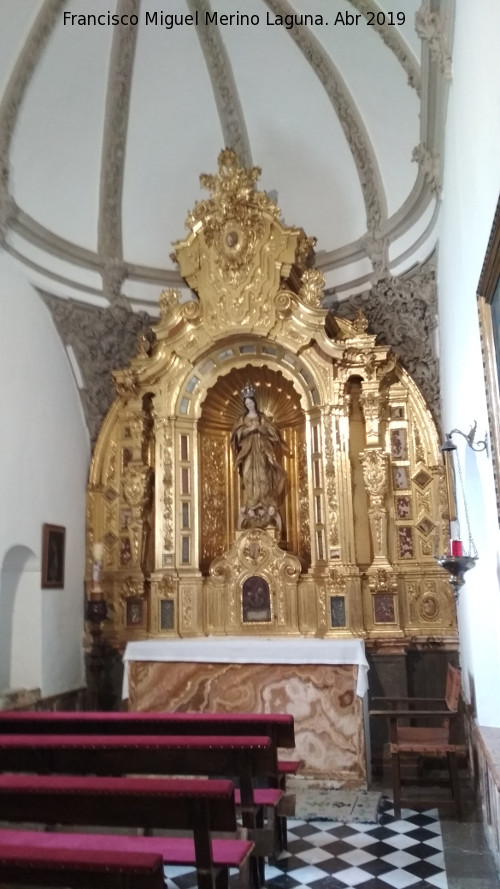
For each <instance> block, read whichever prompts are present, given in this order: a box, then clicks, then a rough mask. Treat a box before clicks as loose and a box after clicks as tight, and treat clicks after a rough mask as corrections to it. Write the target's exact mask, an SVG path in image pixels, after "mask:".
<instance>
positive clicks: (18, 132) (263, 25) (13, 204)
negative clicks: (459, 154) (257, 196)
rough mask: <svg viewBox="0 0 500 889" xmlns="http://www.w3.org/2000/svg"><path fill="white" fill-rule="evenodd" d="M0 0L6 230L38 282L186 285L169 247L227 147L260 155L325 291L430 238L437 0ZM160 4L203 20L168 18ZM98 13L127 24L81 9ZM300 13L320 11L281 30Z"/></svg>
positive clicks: (428, 245)
mask: <svg viewBox="0 0 500 889" xmlns="http://www.w3.org/2000/svg"><path fill="white" fill-rule="evenodd" d="M0 7H1V19H2V29H1V31H0V91H1V93H0V94H1V102H0V165H1V166H0V169H3V171H4V174H3V178H1V179H0V235H2V236H3V239H4V248H5V249H7V250H9V251H10V252H11V253H12V255H14V256H15V257H16V258H17V260H18V261H19V262H20V263H22V264H23V266H24V269H25V274H26V276H27V277H28V278H29V279H30V280H31V281H32V282H33V283H34V284H35V285H37V286H38V287H39V288H40V289H42V290H44V291H46V292H48V293H52V294H54V295H56V296H64V297H71V298H73V299H77V300H80V301H84V302H91V303H94V304H97V305H103V306H105V305H107V304H108V302H113V301H114V300H118V301H120V300H122V299H123V296H125V297H127V298H128V300H129V302H130V303H131V304H132V305H133V307H134V308H136V309H138V308H142V309H147V310H148V311H150V312H151V313H154V312H155V310H156V305H157V302H158V296H159V293H160V290H161V289H162V288H163V287H165V286H180V285H181V284H182V282H181V280H180V278H179V275H178V272H177V270H176V266H175V264H174V263H173V262H172V260H171V258H170V253H171V244H172V242H173V241H176V240H178V239H179V238H180V237H182V236H183V233H184V228H183V226H184V219H185V217H186V215H187V212H188V210H190V209H191V208H192V207H193V205H194V203H195V202H196V201H197V200H200V199H201V198H203V197H204V196H205V194H204V193H203V192H202V190H201V188H200V185H199V174H200V173H202V172H205V173H213V172H215V171H216V168H217V156H218V154H219V151H220V150H221V148H223V147H225V146H227V147H231V148H234V149H235V150H236V152H237V153H238V154H239V156H240V159H241V160H242V162H243V163H244V164H245V165H247V166H253V165H257V166H259V167H261V168H262V176H261V179H260V183H259V186H258V187H259V188H261V189H264V190H266V191H268V192H270V193H271V194H272V196H273V198H275V199H277V203H278V204H279V206H280V208H281V211H282V214H283V218H284V220H285V222H286V224H287V225H299V226H302V227H303V228H304V229H305V231H306V233H307V234H308V235H312V236H315V237H316V238H317V246H316V251H317V256H316V264H317V266H318V267H319V268H321V270H322V271H323V272H324V274H325V278H326V286H327V290H329V291H330V292H331V291H333V290H335V292H336V294H337V298H340V299H342V298H343V297H345V296H348V295H349V294H351V293H353V292H356V291H359V290H361V289H366V288H367V286H369V285H370V283H371V282H373V281H375V280H378V279H379V278H380V277H381V276H382V275H387V274H390V273H392V274H399V275H400V274H402V273H404V272H405V271H407V270H408V269H409V268H411V267H412V266H413V265H415V263H416V262H418V261H420V260H423V259H425V258H427V256H428V255H429V254H430V253H431V252H432V249H433V247H434V245H435V241H436V236H437V228H436V220H437V207H438V198H439V181H440V161H439V157H440V150H441V138H442V123H443V116H444V114H443V110H442V109H443V105H444V102H445V95H446V83H447V75H448V73H449V71H448V68H449V57H448V53H447V49H446V36H445V35H446V34H447V31H448V30H449V24H450V23H449V22H448V23H446V22H445V21H443V18H442V12H441V3H440V2H439V0H427V2H425V3H424V4H423V5H422V6H421V7H420V4H419V2H418V0H404V3H399V4H396V3H394V2H392V0H383V2H382V0H379V2H375V0H351V2H345V0H342V2H341V0H295V2H294V4H293V6H292V5H291V4H290V3H288V2H287V0H245V2H244V3H242V4H241V9H239V15H240V16H243V15H246V16H253V22H254V24H250V25H247V24H244V23H238V21H236V22H235V21H233V23H232V24H228V25H224V24H222V21H223V19H221V17H222V16H224V15H228V14H233V15H235V14H236V12H237V9H236V4H235V3H234V0H212V2H210V3H209V2H208V0H176V2H175V4H172V3H168V4H165V3H163V5H162V3H161V2H157V0H142V2H141V0H116V2H115V0H109V2H108V3H106V4H104V3H103V2H102V0H22V2H19V0H0ZM165 7H166V9H165ZM173 7H175V9H174V8H173ZM398 7H399V10H398ZM167 10H168V11H169V12H175V13H176V14H177V15H178V16H194V14H195V13H198V21H199V24H198V25H197V26H193V25H190V24H188V21H189V19H188V20H187V21H186V20H184V23H183V24H182V25H176V26H174V27H172V28H167V27H165V24H164V23H163V24H162V23H161V17H162V14H164V13H166V12H167ZM403 10H404V19H405V20H404V22H402V21H399V22H398V18H399V19H402V15H401V14H400V15H399V16H398V11H400V12H403ZM108 12H109V13H110V14H112V15H113V14H118V15H120V16H122V15H125V16H131V15H136V16H137V18H138V24H137V25H131V26H130V25H122V24H120V25H118V26H113V25H112V24H109V25H108V24H107V23H105V24H103V25H99V24H97V25H93V24H91V23H88V24H77V22H79V21H83V19H84V18H85V17H86V18H87V20H88V19H89V17H90V16H98V15H101V16H103V15H104V17H105V22H107V16H108ZM155 12H156V13H157V23H156V24H155V23H154V13H155ZM207 13H208V16H209V18H210V17H212V18H213V14H214V13H217V16H218V24H217V25H216V24H215V23H212V24H206V21H207V20H206V15H207ZM346 13H348V14H349V15H350V16H351V18H350V19H349V21H350V22H355V21H356V18H357V24H343V23H342V22H343V21H345V20H346ZM65 14H66V15H65ZM306 14H307V15H308V16H313V17H314V19H315V21H316V23H315V24H310V21H309V19H308V23H307V24H302V25H300V24H295V25H294V27H287V26H286V24H289V23H290V20H289V19H285V18H284V17H285V16H290V15H295V16H297V17H300V16H301V15H303V16H305V15H306ZM280 16H281V17H282V18H283V20H284V21H285V24H282V25H280V24H279V21H280V19H279V17H280ZM72 17H73V23H71V20H72ZM321 17H323V22H324V23H323V24H320V23H318V22H320V19H321ZM297 21H300V19H299V18H297ZM369 21H372V22H373V24H369ZM275 22H278V24H275ZM392 22H394V24H393V23H392ZM183 286H185V285H183Z"/></svg>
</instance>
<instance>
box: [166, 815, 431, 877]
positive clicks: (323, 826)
mask: <svg viewBox="0 0 500 889" xmlns="http://www.w3.org/2000/svg"><path fill="white" fill-rule="evenodd" d="M401 815H402V817H401V819H400V820H396V819H395V818H394V812H393V808H392V803H391V802H390V801H389V800H386V801H383V803H382V812H381V815H380V817H379V823H378V824H358V823H356V824H338V823H336V822H333V821H313V822H309V823H307V822H305V821H298V820H295V819H294V820H289V822H288V849H287V851H286V852H283V853H282V855H281V856H280V859H279V861H278V862H277V864H276V865H266V874H265V878H266V886H267V887H269V889H303V887H304V889H345V887H346V886H354V887H359V889H406V887H412V889H447V887H448V883H447V880H446V871H445V865H444V855H443V843H442V838H441V825H440V822H439V817H438V813H437V810H436V809H431V810H429V811H425V812H416V811H414V810H413V809H403V810H402V812H401ZM167 877H168V880H167V882H168V887H169V889H176V887H177V889H191V887H193V886H195V885H196V883H195V881H194V880H193V872H192V871H190V872H188V871H187V870H186V869H185V868H167Z"/></svg>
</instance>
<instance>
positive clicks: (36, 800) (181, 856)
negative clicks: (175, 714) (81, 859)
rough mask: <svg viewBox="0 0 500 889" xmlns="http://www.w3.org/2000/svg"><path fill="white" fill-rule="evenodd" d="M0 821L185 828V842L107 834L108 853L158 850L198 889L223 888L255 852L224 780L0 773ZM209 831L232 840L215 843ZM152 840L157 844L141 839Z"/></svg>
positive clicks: (170, 828) (231, 785)
mask: <svg viewBox="0 0 500 889" xmlns="http://www.w3.org/2000/svg"><path fill="white" fill-rule="evenodd" d="M0 820H2V821H9V822H28V821H29V822H38V823H40V824H44V825H51V826H57V825H71V826H72V827H73V826H83V825H86V826H92V827H115V828H116V827H126V828H138V827H140V828H143V829H145V830H147V831H151V830H155V829H156V830H172V829H175V830H182V831H186V833H187V834H189V836H185V837H177V836H176V837H161V838H160V837H154V838H153V837H119V838H116V837H113V836H110V838H109V846H107V847H106V848H107V849H109V850H116V851H117V852H119V851H120V849H125V850H127V851H130V852H134V851H141V849H142V850H144V849H146V851H148V852H156V853H161V855H162V856H163V861H164V863H165V864H185V865H191V866H192V867H196V870H197V877H198V886H199V887H200V889H202V887H203V889H214V887H215V886H218V887H222V886H227V884H228V879H229V877H228V875H229V869H230V868H231V867H232V868H238V869H240V870H241V869H243V868H244V867H245V865H246V862H247V859H248V857H249V855H250V853H251V852H252V850H253V843H252V842H250V841H248V840H242V839H238V838H236V831H237V828H238V824H237V819H236V806H235V799H234V786H233V784H232V782H231V781H228V780H209V779H197V780H196V779H179V778H171V779H165V778H103V777H99V778H96V777H89V776H83V777H82V776H81V775H77V776H75V775H15V774H10V775H0ZM214 831H219V832H224V833H229V834H231V835H232V836H230V837H228V838H224V839H221V838H212V836H211V834H212V833H213V832H214ZM106 836H109V835H106ZM150 839H154V840H158V842H153V843H149V842H140V841H141V840H150ZM115 840H116V842H115ZM129 841H130V842H129ZM95 842H96V843H97V840H96V841H95ZM99 842H101V843H103V842H106V841H105V840H103V839H102V837H101V838H100V840H99ZM113 843H114V845H113Z"/></svg>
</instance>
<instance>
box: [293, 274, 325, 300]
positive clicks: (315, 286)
mask: <svg viewBox="0 0 500 889" xmlns="http://www.w3.org/2000/svg"><path fill="white" fill-rule="evenodd" d="M324 287H325V278H324V275H323V274H322V272H320V271H319V270H318V269H306V270H305V272H304V273H303V275H302V280H301V282H300V289H299V296H300V297H301V299H302V300H303V301H304V302H305V304H306V306H319V305H321V298H322V296H323V290H324Z"/></svg>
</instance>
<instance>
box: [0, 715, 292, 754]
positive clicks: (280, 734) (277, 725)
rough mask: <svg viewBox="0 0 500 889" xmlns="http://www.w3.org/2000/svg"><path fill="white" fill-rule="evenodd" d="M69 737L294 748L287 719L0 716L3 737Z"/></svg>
mask: <svg viewBox="0 0 500 889" xmlns="http://www.w3.org/2000/svg"><path fill="white" fill-rule="evenodd" d="M3 732H13V733H15V734H22V733H24V732H28V733H29V734H40V735H42V734H50V735H55V734H57V733H58V732H61V733H62V734H65V735H73V734H78V735H86V734H89V735H101V734H112V735H121V734H129V735H140V734H145V735H157V734H160V735H161V734H165V735H199V734H202V735H203V734H205V735H267V737H269V738H271V739H272V741H273V743H274V744H275V745H276V747H283V748H286V749H291V748H293V747H295V730H294V719H293V716H291V715H290V714H288V713H209V712H204V713H181V712H177V711H176V712H173V711H168V712H165V711H162V712H159V713H156V712H154V713H150V712H143V711H132V710H127V711H124V712H122V711H120V712H115V711H110V710H108V711H104V712H102V711H93V710H79V711H55V712H44V711H37V710H23V711H20V710H2V711H0V733H3Z"/></svg>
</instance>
